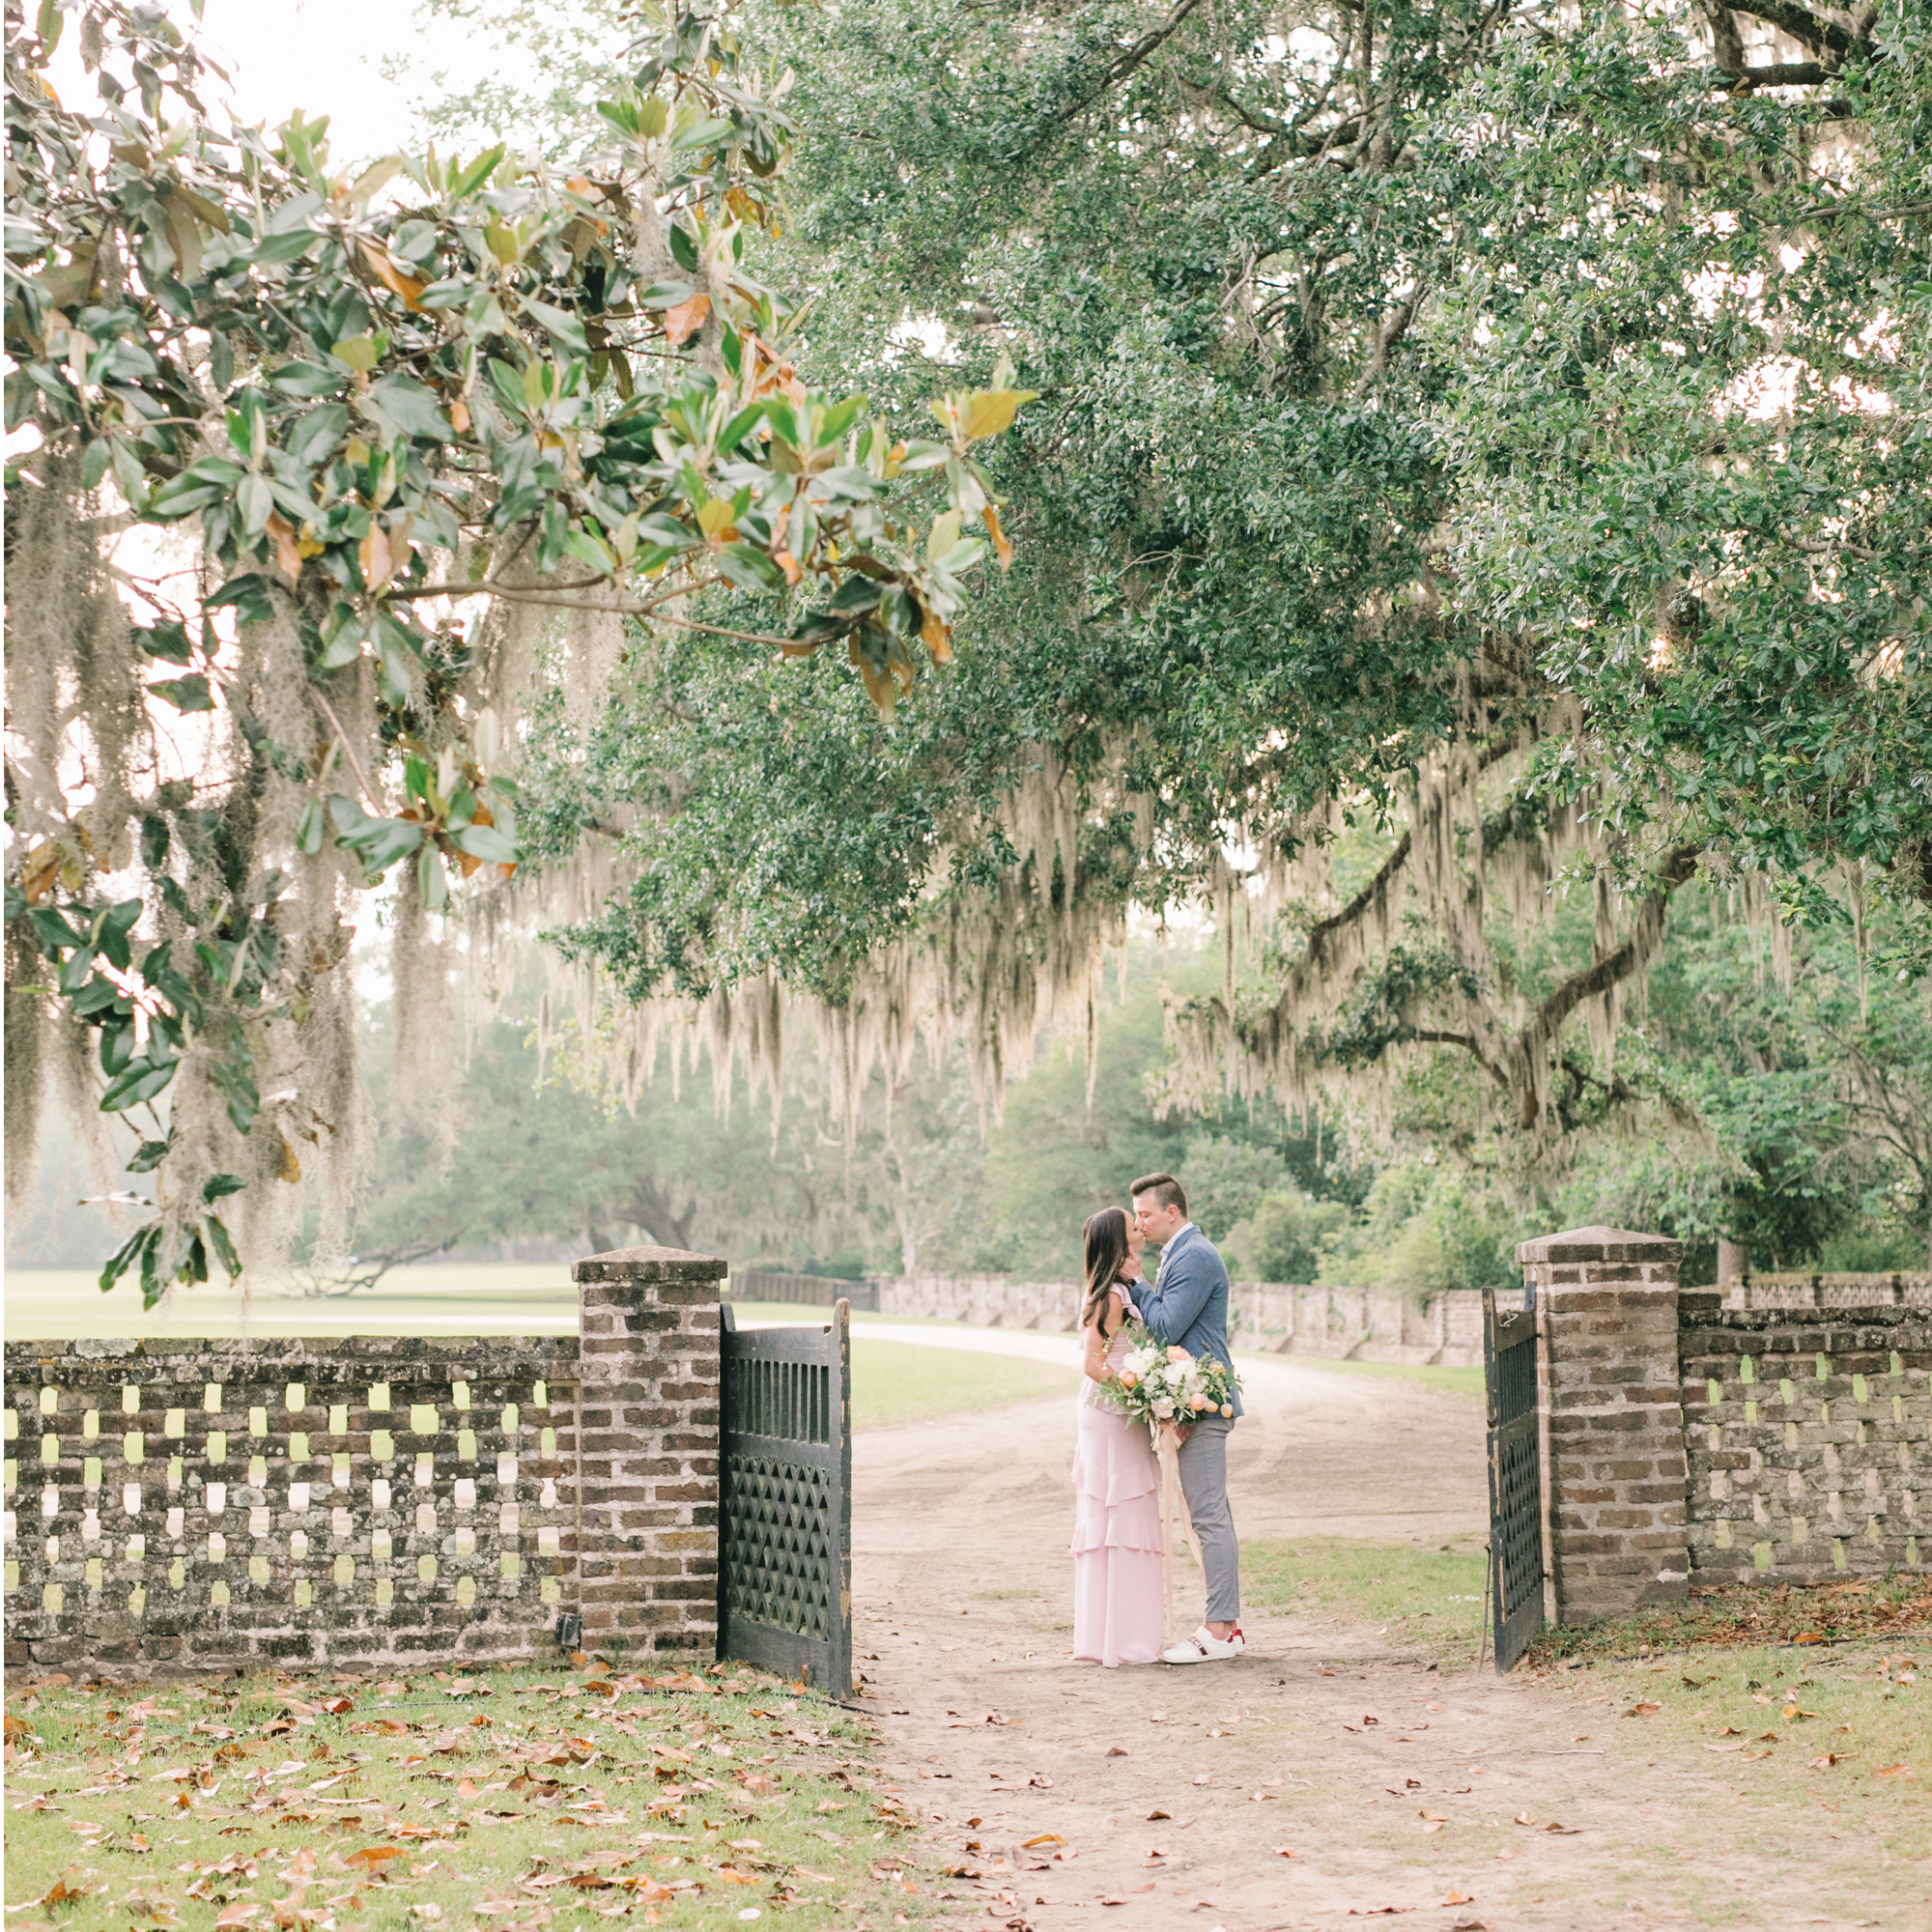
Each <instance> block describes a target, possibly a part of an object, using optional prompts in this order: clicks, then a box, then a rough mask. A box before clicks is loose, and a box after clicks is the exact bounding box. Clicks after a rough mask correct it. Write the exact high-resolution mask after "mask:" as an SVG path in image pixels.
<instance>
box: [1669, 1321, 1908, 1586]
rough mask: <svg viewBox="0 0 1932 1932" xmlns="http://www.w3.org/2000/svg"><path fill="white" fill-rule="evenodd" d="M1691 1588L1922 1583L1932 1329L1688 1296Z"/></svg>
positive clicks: (1685, 1367)
mask: <svg viewBox="0 0 1932 1932" xmlns="http://www.w3.org/2000/svg"><path fill="white" fill-rule="evenodd" d="M1680 1355H1681V1364H1682V1367H1681V1376H1682V1394H1683V1404H1684V1415H1685V1428H1686V1439H1687V1444H1688V1448H1689V1477H1690V1562H1691V1574H1692V1577H1693V1578H1694V1579H1696V1580H1698V1581H1702V1582H1726V1583H1729V1582H1752V1581H1762V1582H1806V1581H1815V1580H1817V1579H1819V1578H1821V1577H1833V1576H1882V1575H1884V1574H1885V1573H1886V1572H1887V1571H1888V1570H1890V1569H1906V1570H1918V1569H1919V1568H1920V1567H1921V1566H1922V1564H1923V1562H1924V1560H1925V1557H1926V1555H1927V1554H1928V1553H1932V1546H1928V1542H1927V1536H1928V1530H1932V1524H1928V1522H1927V1520H1926V1513H1927V1510H1928V1508H1929V1507H1932V1494H1928V1493H1927V1492H1928V1490H1932V1316H1928V1315H1927V1314H1925V1313H1924V1312H1923V1311H1921V1310H1917V1309H1914V1308H1911V1307H1908V1306H1900V1305H1896V1304H1892V1305H1886V1306H1879V1307H1868V1308H1857V1309H1851V1308H1843V1309H1836V1310H1832V1311H1830V1312H1821V1313H1818V1314H1816V1315H1812V1316H1810V1317H1808V1318H1806V1317H1804V1316H1802V1315H1799V1316H1794V1315H1793V1314H1791V1313H1789V1312H1784V1311H1780V1310H1777V1309H1755V1310H1752V1309H1738V1308H1726V1307H1723V1306H1721V1305H1720V1304H1719V1297H1718V1296H1717V1295H1715V1294H1710V1295H1687V1296H1685V1297H1684V1306H1683V1309H1682V1312H1681V1335H1680Z"/></svg>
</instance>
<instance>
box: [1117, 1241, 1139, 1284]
mask: <svg viewBox="0 0 1932 1932" xmlns="http://www.w3.org/2000/svg"><path fill="white" fill-rule="evenodd" d="M1121 1279H1122V1281H1130V1282H1133V1283H1135V1284H1139V1283H1140V1282H1141V1280H1142V1279H1143V1276H1142V1274H1141V1258H1140V1256H1139V1255H1137V1254H1136V1253H1135V1252H1134V1251H1133V1249H1132V1248H1129V1249H1128V1250H1127V1258H1126V1260H1125V1261H1123V1262H1122V1264H1121Z"/></svg>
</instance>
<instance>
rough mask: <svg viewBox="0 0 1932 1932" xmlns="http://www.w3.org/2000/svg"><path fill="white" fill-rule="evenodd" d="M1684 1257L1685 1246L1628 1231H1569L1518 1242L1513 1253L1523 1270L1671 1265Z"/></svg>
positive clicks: (1578, 1229) (1607, 1229) (1604, 1229)
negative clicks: (1550, 1266)
mask: <svg viewBox="0 0 1932 1932" xmlns="http://www.w3.org/2000/svg"><path fill="white" fill-rule="evenodd" d="M1683 1255H1684V1243H1683V1242H1682V1241H1673V1240H1672V1239H1671V1238H1670V1236H1668V1235H1635V1234H1633V1233H1632V1232H1631V1231H1630V1230H1629V1229H1628V1228H1572V1229H1571V1230H1570V1231H1569V1233H1568V1234H1564V1235H1545V1236H1543V1237H1542V1238H1541V1239H1540V1240H1535V1241H1522V1242H1520V1243H1519V1244H1518V1246H1517V1251H1516V1258H1517V1261H1518V1263H1519V1264H1520V1265H1521V1266H1523V1267H1535V1266H1537V1265H1539V1264H1556V1265H1559V1266H1560V1265H1563V1264H1572V1263H1578V1262H1674V1261H1680V1260H1682V1259H1683Z"/></svg>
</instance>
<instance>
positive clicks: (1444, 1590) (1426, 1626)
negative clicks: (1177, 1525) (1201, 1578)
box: [1241, 1536, 1488, 1663]
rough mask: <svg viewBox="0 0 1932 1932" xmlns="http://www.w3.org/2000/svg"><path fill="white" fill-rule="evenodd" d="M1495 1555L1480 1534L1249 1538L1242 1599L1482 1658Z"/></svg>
mask: <svg viewBox="0 0 1932 1932" xmlns="http://www.w3.org/2000/svg"><path fill="white" fill-rule="evenodd" d="M1487 1567H1488V1565H1487V1559H1486V1558H1485V1556H1484V1554H1483V1546H1482V1541H1481V1539H1480V1538H1479V1537H1460V1538H1457V1539H1456V1540H1455V1541H1453V1542H1452V1543H1451V1544H1450V1545H1449V1546H1448V1547H1447V1548H1441V1547H1438V1546H1428V1545H1421V1544H1407V1543H1367V1542H1363V1541H1360V1540H1359V1539H1357V1538H1354V1537H1348V1536H1297V1537H1295V1538H1294V1539H1293V1542H1284V1541H1281V1540H1277V1539H1257V1540H1254V1541H1243V1543H1242V1545H1241V1597H1242V1600H1243V1601H1244V1602H1245V1603H1247V1604H1248V1605H1251V1606H1252V1607H1253V1608H1255V1609H1258V1610H1269V1611H1272V1612H1274V1613H1275V1614H1276V1615H1293V1613H1294V1612H1296V1611H1297V1610H1301V1611H1310V1612H1313V1613H1315V1614H1316V1615H1318V1616H1325V1617H1341V1618H1345V1619H1348V1620H1350V1621H1355V1622H1360V1623H1365V1624H1367V1625H1369V1626H1370V1627H1371V1628H1372V1629H1373V1630H1375V1631H1377V1632H1378V1633H1385V1634H1386V1635H1387V1636H1388V1638H1389V1640H1390V1642H1391V1643H1403V1642H1406V1643H1413V1644H1415V1645H1417V1646H1418V1647H1420V1648H1423V1649H1426V1650H1429V1651H1431V1652H1432V1653H1435V1652H1439V1653H1442V1654H1444V1655H1445V1657H1448V1656H1454V1657H1456V1658H1459V1659H1460V1660H1461V1661H1462V1662H1465V1663H1472V1662H1475V1657H1476V1650H1477V1646H1478V1645H1479V1644H1480V1642H1481V1641H1482V1629H1483V1582H1484V1577H1485V1575H1486V1573H1487Z"/></svg>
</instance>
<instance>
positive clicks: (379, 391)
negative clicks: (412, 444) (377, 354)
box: [338, 345, 455, 442]
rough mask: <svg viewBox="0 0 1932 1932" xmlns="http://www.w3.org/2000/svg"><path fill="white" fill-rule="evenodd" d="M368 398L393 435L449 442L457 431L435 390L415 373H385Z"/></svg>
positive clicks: (372, 387) (370, 388)
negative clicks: (398, 374)
mask: <svg viewBox="0 0 1932 1932" xmlns="http://www.w3.org/2000/svg"><path fill="white" fill-rule="evenodd" d="M338 347H339V345H338ZM368 401H369V407H370V408H371V409H372V410H373V411H374V412H376V414H377V415H378V416H379V417H380V418H381V419H382V421H383V423H384V427H385V428H387V429H388V431H389V432H390V434H391V435H396V436H423V437H429V438H430V439H432V440H434V441H437V442H448V441H450V440H452V438H453V437H454V435H455V432H454V431H453V430H452V429H451V428H450V426H449V419H448V417H447V416H445V415H444V414H443V412H442V411H441V409H440V406H439V405H438V403H437V399H436V396H435V395H434V393H433V392H432V391H430V390H429V389H427V388H425V387H424V386H423V384H420V383H418V382H417V381H416V379H415V378H414V377H413V376H384V377H383V378H381V379H380V380H379V381H377V382H374V383H371V384H369V397H368Z"/></svg>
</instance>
